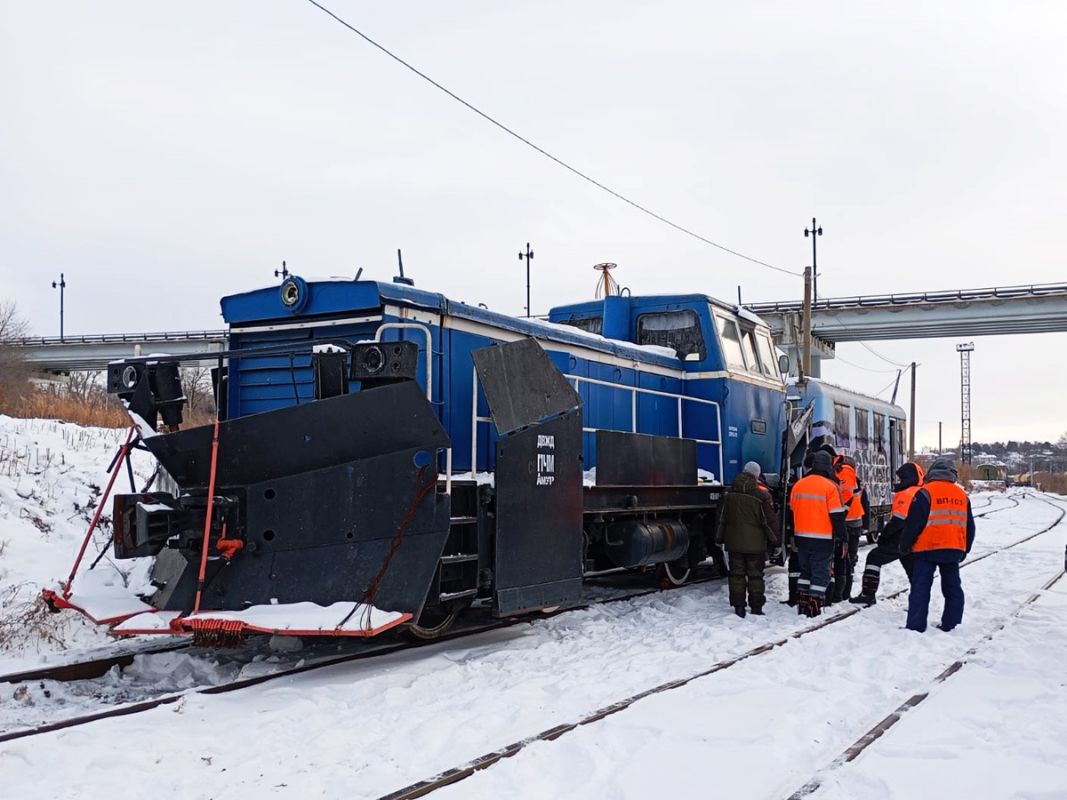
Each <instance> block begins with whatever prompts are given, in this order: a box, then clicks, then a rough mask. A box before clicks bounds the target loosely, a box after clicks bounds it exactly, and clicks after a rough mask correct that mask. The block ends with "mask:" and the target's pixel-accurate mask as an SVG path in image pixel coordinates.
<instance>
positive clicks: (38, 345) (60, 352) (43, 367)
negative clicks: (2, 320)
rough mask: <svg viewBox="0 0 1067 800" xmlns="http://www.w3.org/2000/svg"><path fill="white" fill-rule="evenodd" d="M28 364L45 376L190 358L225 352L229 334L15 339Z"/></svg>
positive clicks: (200, 332)
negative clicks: (163, 356) (158, 358)
mask: <svg viewBox="0 0 1067 800" xmlns="http://www.w3.org/2000/svg"><path fill="white" fill-rule="evenodd" d="M11 344H13V345H15V346H16V347H18V348H19V349H20V350H21V351H22V353H23V355H25V357H26V360H27V361H28V362H29V363H30V364H32V365H33V366H34V367H36V368H37V369H39V370H40V371H42V372H54V373H66V372H84V371H92V370H103V369H106V368H107V365H108V362H109V361H114V360H115V359H119V358H131V357H136V356H147V355H149V354H151V353H156V352H160V353H168V354H170V355H174V356H191V355H197V354H200V353H203V355H204V361H205V363H208V362H213V359H212V353H218V352H219V351H221V350H225V349H226V331H224V330H214V331H160V332H156V333H102V334H91V335H88V336H64V337H62V338H60V337H58V336H46V337H27V338H24V339H15V340H13V341H12V342H11Z"/></svg>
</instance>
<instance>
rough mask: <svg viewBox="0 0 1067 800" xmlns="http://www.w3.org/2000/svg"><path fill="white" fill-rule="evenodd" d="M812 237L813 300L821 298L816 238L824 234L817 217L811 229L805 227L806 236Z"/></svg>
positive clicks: (813, 219) (812, 219)
mask: <svg viewBox="0 0 1067 800" xmlns="http://www.w3.org/2000/svg"><path fill="white" fill-rule="evenodd" d="M809 236H810V237H811V297H812V301H813V302H814V301H817V300H818V299H819V264H818V261H817V259H816V247H815V238H816V237H817V236H822V228H821V227H818V226H817V225H816V223H815V217H812V218H811V229H810V230H809V229H808V228H805V229H804V238H807V237H809Z"/></svg>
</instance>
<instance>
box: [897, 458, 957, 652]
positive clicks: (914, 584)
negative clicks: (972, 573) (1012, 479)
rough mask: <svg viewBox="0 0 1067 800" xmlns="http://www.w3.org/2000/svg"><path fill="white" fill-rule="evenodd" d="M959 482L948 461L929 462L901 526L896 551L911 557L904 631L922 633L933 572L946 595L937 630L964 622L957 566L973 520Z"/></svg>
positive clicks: (943, 459) (950, 462)
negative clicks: (911, 564)
mask: <svg viewBox="0 0 1067 800" xmlns="http://www.w3.org/2000/svg"><path fill="white" fill-rule="evenodd" d="M958 478H959V475H958V474H957V472H956V465H955V464H953V463H952V461H951V459H947V458H939V459H937V460H936V461H934V463H933V464H931V465H930V470H929V472H927V473H926V483H925V485H924V486H923V488H922V489H920V490H919V491H918V492H917V493H916V494H915V497H914V499H913V500H912V501H911V507H910V508H909V509H908V517H907V519H906V520H905V521H904V530H903V532H902V533H901V535H900V552H901V553H902V554H905V555H906V554H909V553H910V554H911V555H912V556H914V565H913V567H912V574H911V593H910V594H909V595H908V622H907V626H906V627H907V628H908V629H909V630H913V631H919V632H920V633H921V632H923V631H925V630H926V617H927V614H928V613H929V610H930V587H931V585H932V584H933V582H934V571H935V570H937V571H938V572H940V573H941V592H942V594H944V596H945V610H944V611H943V612H942V614H941V624H940V625H938V627H939V628H941V629H942V630H945V631H950V630H952V629H953V628H955V627H956V626H957V625H959V624H960V622H962V621H963V601H964V596H963V585H962V584H961V583H960V562H961V561H963V559H964V557H965V556H966V555H967V553H969V552H971V546H972V545H973V544H974V515H973V514H972V513H971V501H970V500H969V499H968V497H967V492H965V491H964V489H963V487H962V486H960V485H959V483H958V482H957V481H958Z"/></svg>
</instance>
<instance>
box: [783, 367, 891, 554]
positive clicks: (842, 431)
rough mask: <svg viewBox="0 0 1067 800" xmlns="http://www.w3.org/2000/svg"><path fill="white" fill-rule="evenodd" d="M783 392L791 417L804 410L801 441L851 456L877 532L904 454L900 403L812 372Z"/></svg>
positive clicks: (886, 514)
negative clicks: (787, 401)
mask: <svg viewBox="0 0 1067 800" xmlns="http://www.w3.org/2000/svg"><path fill="white" fill-rule="evenodd" d="M788 394H789V401H790V406H791V409H792V413H793V416H794V418H798V417H800V416H801V415H805V414H806V416H805V424H804V426H803V427H804V429H805V431H806V436H807V443H806V446H807V447H808V448H815V447H819V446H820V445H823V444H829V445H832V446H833V448H834V449H835V450H836V451H837V452H838V453H840V454H843V455H847V456H850V457H851V458H852V460H853V461H855V463H856V473H857V475H858V476H859V479H860V481H861V482H862V483H863V485H864V487H865V488H866V490H867V497H868V500H869V501H870V504H871V521H870V529H869V530H868V535H870V536H872V537H874V536H876V535H877V533H878V531H880V530H881V529H882V528H883V527H884V526H885V523H886V522H887V521H888V517H889V514H890V511H891V509H892V504H893V482H894V480H895V477H894V476H895V474H896V471H897V468H898V467H899V466H900V465H901V464H903V463H904V461H905V460H906V452H907V449H906V447H905V444H904V431H905V419H906V417H905V413H904V409H902V408H900V407H899V406H897V405H894V404H892V403H887V402H885V401H884V400H879V399H878V398H875V397H869V396H867V395H863V394H860V393H858V392H854V391H852V390H850V389H845V388H843V387H840V386H835V385H833V384H831V383H826V382H825V381H821V380H818V379H815V378H809V379H808V380H806V381H803V382H799V383H795V384H791V385H790V386H789V389H788ZM809 409H810V411H809Z"/></svg>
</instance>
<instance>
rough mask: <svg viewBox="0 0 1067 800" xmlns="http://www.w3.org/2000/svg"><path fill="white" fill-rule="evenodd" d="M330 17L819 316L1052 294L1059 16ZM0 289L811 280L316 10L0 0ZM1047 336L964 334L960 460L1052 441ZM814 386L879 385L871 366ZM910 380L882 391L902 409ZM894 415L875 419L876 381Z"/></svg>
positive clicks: (454, 9)
mask: <svg viewBox="0 0 1067 800" xmlns="http://www.w3.org/2000/svg"><path fill="white" fill-rule="evenodd" d="M326 5H328V6H329V7H331V8H332V9H333V10H334V11H335V12H336V13H338V14H339V15H341V16H343V17H345V18H346V19H348V20H349V21H350V22H351V23H353V24H354V25H356V27H359V28H361V29H363V30H364V31H365V32H366V33H367V34H368V35H370V36H372V37H374V38H376V39H377V40H379V41H380V42H382V43H383V44H384V45H385V46H387V47H390V48H391V49H393V50H394V51H396V52H397V53H398V54H400V55H401V56H403V57H405V58H406V59H407V60H409V61H411V62H412V63H414V64H415V65H416V66H418V67H419V68H421V69H423V70H424V71H426V72H428V73H429V74H430V75H432V76H433V77H434V78H436V79H437V80H438V81H440V82H442V83H444V84H445V85H446V86H448V87H449V88H451V89H452V90H453V91H455V92H457V93H458V94H460V95H461V96H463V97H465V98H466V99H468V100H469V101H471V102H472V103H474V104H476V105H479V106H480V107H482V108H484V109H485V110H486V111H487V112H489V113H491V114H493V115H494V116H496V117H497V118H499V119H500V120H502V121H503V122H505V123H507V124H509V125H511V126H512V127H514V128H515V129H517V130H518V131H519V132H521V133H522V134H523V135H525V136H526V137H528V138H530V139H532V140H533V141H535V142H536V143H538V144H539V145H540V146H542V147H544V148H545V149H547V150H550V151H551V152H553V153H555V154H557V155H558V156H560V157H561V158H563V159H565V160H567V161H570V162H571V163H573V164H575V165H576V166H578V167H579V168H581V169H583V170H584V171H586V172H588V173H589V174H591V175H593V176H594V177H596V178H598V179H599V180H601V181H603V182H605V183H607V184H609V185H611V186H612V187H613V188H615V189H617V190H618V191H620V192H622V193H624V194H627V195H630V196H632V197H633V198H634V199H635V200H637V201H639V202H641V203H643V204H645V205H648V206H650V207H652V208H653V209H655V210H657V211H658V212H659V213H661V214H663V215H665V216H668V217H670V218H671V219H674V220H676V221H677V222H679V223H680V224H683V225H686V226H688V227H691V228H693V229H696V230H698V231H699V232H700V233H702V234H703V235H705V236H707V237H709V238H711V239H713V240H715V241H719V242H722V243H724V244H726V245H727V246H729V247H731V248H734V249H737V250H740V251H743V252H745V253H748V254H751V255H753V256H755V257H757V258H759V259H761V260H764V261H768V262H770V263H773V264H777V265H781V266H783V267H785V268H787V269H791V270H800V269H802V268H803V267H804V266H805V265H806V264H809V263H810V240H807V239H805V238H804V237H803V229H804V226H805V225H806V224H810V220H811V217H812V216H813V215H816V216H817V217H818V219H819V222H820V224H821V225H822V226H823V227H824V230H825V235H824V236H823V237H822V238H821V239H820V240H819V265H820V272H821V273H822V277H821V280H820V284H819V289H820V294H821V295H824V296H825V295H851V294H858V293H875V292H904V291H919V290H924V289H926V290H935V289H951V288H970V287H979V286H990V285H1010V284H1019V283H1041V282H1052V281H1063V280H1067V267H1065V258H1064V252H1065V250H1067V224H1065V221H1067V159H1065V158H1064V142H1067V102H1065V101H1067V96H1065V95H1067V88H1065V87H1067V81H1065V76H1067V47H1065V46H1064V42H1067V5H1064V4H1063V3H1062V2H1046V3H1036V2H1010V3H1009V2H1002V3H983V2H974V0H968V1H967V2H944V1H939V2H937V3H929V2H913V3H907V2H897V3H878V4H875V3H865V2H835V3H803V4H801V3H796V2H760V3H736V2H733V3H726V2H706V1H705V2H657V3H648V2H642V3H638V2H620V0H612V1H611V2H606V1H598V2H581V3H576V2H573V1H572V2H558V1H551V2H537V3H533V2H526V3H516V2H510V3H505V2H499V0H496V1H495V2H489V0H483V1H482V2H465V1H464V0H459V1H457V2H450V3H442V2H404V3H400V2H393V3H380V2H379V3H366V2H355V1H354V0H327V2H326ZM0 9H2V14H3V19H2V20H0V109H2V113H0V187H2V189H0V242H2V247H0V287H2V288H0V299H8V298H13V299H15V300H16V301H17V303H18V305H19V308H20V309H21V310H22V312H23V314H24V315H25V316H26V317H28V318H29V320H30V322H31V325H32V328H33V330H34V332H36V333H38V334H54V333H58V297H57V296H56V295H57V293H56V292H55V291H54V290H53V289H52V288H51V281H52V280H53V279H55V278H58V276H59V273H60V272H64V273H65V274H66V279H67V283H68V290H67V318H66V320H67V321H66V329H67V331H69V332H112V331H119V330H128V331H132V330H164V329H186V328H204V327H218V326H220V325H221V319H220V317H219V311H218V298H219V297H220V296H221V295H223V294H227V293H232V292H238V291H244V290H248V289H251V288H255V287H257V286H261V285H265V284H267V283H273V282H274V281H275V279H274V276H273V270H274V269H275V268H276V267H277V266H278V265H279V264H280V262H281V261H282V259H285V260H286V261H287V262H288V264H289V267H290V269H291V270H293V271H295V272H297V273H300V274H304V275H310V276H322V275H351V274H353V273H354V272H355V270H356V269H357V268H358V267H363V268H364V269H365V273H364V274H365V275H366V276H368V277H375V278H379V279H386V280H388V279H389V278H390V277H391V276H392V275H394V274H395V251H396V248H398V247H401V248H403V251H404V262H405V267H406V268H407V271H408V273H409V274H410V275H412V276H414V278H415V280H416V282H417V284H418V285H419V286H421V287H423V288H427V289H433V290H438V291H441V292H443V293H445V294H447V295H449V296H451V297H453V298H455V299H460V300H465V301H468V302H486V303H488V304H489V305H490V306H491V307H493V308H496V309H500V310H504V311H507V312H511V313H521V311H522V306H523V303H524V291H525V290H524V274H523V267H522V264H521V263H520V262H519V260H518V258H517V253H518V251H519V249H520V248H521V247H522V246H523V245H524V244H525V243H526V242H527V241H529V242H531V243H532V245H533V248H534V251H535V254H536V255H535V258H534V262H533V266H534V291H533V306H534V311H535V313H536V312H543V311H546V310H547V309H548V307H549V306H551V305H553V304H556V303H561V302H570V301H573V300H579V299H585V298H588V297H591V296H592V292H593V289H594V282H595V277H596V276H595V274H594V272H593V271H592V269H591V267H592V265H593V264H595V263H597V262H600V261H615V262H617V263H618V264H619V268H618V270H617V271H616V277H617V278H618V279H619V281H620V283H622V284H624V285H626V286H629V287H630V288H631V290H632V291H633V293H634V294H641V293H660V292H674V291H679V292H689V291H699V292H706V293H708V294H712V295H714V296H718V297H721V298H723V299H727V300H733V299H735V298H736V296H737V287H738V285H740V286H741V290H742V293H743V297H744V298H745V300H747V301H757V300H777V299H792V298H797V297H799V296H800V295H801V292H802V285H801V281H800V280H799V279H798V278H794V277H791V276H789V275H783V274H780V273H776V272H773V271H770V270H767V269H764V268H761V267H756V266H753V265H751V264H749V263H747V262H745V261H742V260H739V259H737V258H734V257H731V256H729V255H726V254H724V253H721V252H719V251H717V250H715V249H713V248H711V247H709V246H707V245H705V244H702V243H700V242H697V241H694V240H693V239H690V238H688V237H685V236H683V235H682V234H680V233H677V232H675V231H673V230H671V229H669V228H667V227H665V226H664V225H663V224H662V223H659V222H656V221H655V220H652V219H649V218H647V217H645V216H643V215H641V214H640V213H638V212H636V211H634V210H633V209H632V208H630V207H628V206H626V205H624V204H623V203H621V202H619V201H618V200H616V199H614V198H612V197H610V196H608V195H606V194H604V193H602V192H601V191H599V190H597V189H595V188H593V187H591V186H589V185H588V184H585V183H583V182H581V181H580V180H578V179H577V178H575V177H574V176H573V175H571V174H569V173H567V172H566V171H564V170H562V169H561V168H559V167H558V166H556V165H554V164H552V163H551V162H549V161H547V160H545V159H544V158H543V157H541V156H539V155H537V154H536V153H534V152H533V151H531V150H529V149H528V148H526V147H525V146H523V145H521V144H519V143H518V142H516V141H515V140H513V139H511V138H510V137H508V136H506V135H505V134H503V133H501V132H500V131H499V130H497V129H495V128H493V127H491V126H490V125H488V124H487V123H486V122H485V121H484V120H481V119H480V118H478V117H476V116H475V115H473V114H472V113H471V112H470V111H468V110H467V109H465V108H463V107H462V106H460V105H458V104H457V103H456V102H455V101H453V100H450V99H449V98H447V97H446V96H444V95H443V94H441V93H440V92H439V91H437V90H436V89H434V88H433V87H431V86H429V85H428V84H426V83H424V82H422V81H421V80H420V79H418V78H417V77H416V76H414V75H412V74H411V73H410V72H407V71H406V70H404V69H403V68H402V67H400V66H399V65H397V64H396V63H395V62H392V61H391V60H389V59H388V58H386V57H385V56H384V55H382V54H381V53H380V52H378V51H376V50H374V49H373V48H371V47H370V46H369V45H367V44H366V43H365V42H363V41H362V40H361V39H359V38H358V37H356V36H355V35H353V34H352V33H351V32H349V31H347V30H345V29H344V28H342V27H341V26H340V25H338V24H337V23H336V22H334V21H333V20H331V19H330V18H328V17H327V16H325V15H324V14H323V13H322V12H321V11H319V10H317V9H316V8H314V7H313V6H311V5H310V4H308V3H307V2H304V1H303V0H286V1H285V2H282V1H281V0H276V1H275V0H270V1H268V0H244V1H243V2H226V1H225V0H212V1H211V2H194V1H193V0H182V2H176V1H175V2H163V1H162V0H157V1H156V2H143V1H142V0H139V1H137V2H134V1H132V0H131V1H130V2H106V1H105V0H100V1H98V2H94V3H85V2H47V3H43V2H41V3H37V2H35V3H26V2H14V1H13V0H0ZM955 343H956V340H954V339H940V340H923V341H901V342H878V343H872V346H873V347H874V349H875V350H876V351H877V352H878V353H880V354H881V355H883V356H885V357H886V358H888V359H890V360H892V361H896V362H901V363H905V362H910V361H912V360H915V361H919V362H921V364H922V366H921V367H920V368H919V382H918V387H919V395H918V396H919V405H918V413H917V415H916V419H917V423H918V440H919V443H920V444H936V439H937V422H938V420H944V421H945V441H946V444H947V443H954V442H955V441H956V440H958V437H959V360H958V357H957V354H956V351H955ZM1065 348H1067V334H1055V335H1042V336H1019V337H993V338H978V339H977V340H976V350H975V353H974V360H973V371H974V379H973V380H974V395H973V397H974V399H973V406H974V439H975V440H979V441H980V440H991V439H1005V438H1016V439H1024V438H1038V439H1053V440H1054V439H1055V438H1057V437H1058V436H1059V435H1060V434H1062V433H1063V432H1064V431H1067V412H1065V408H1067V370H1065V369H1064V366H1063V365H1064V349H1065ZM839 354H840V355H841V356H842V357H843V358H845V359H847V360H848V361H850V362H852V363H853V364H856V365H860V366H862V367H864V368H865V369H859V368H856V367H853V366H849V365H846V364H844V363H843V362H841V361H838V362H835V363H831V364H829V365H827V367H826V369H825V373H824V375H825V377H826V378H828V379H830V380H833V381H834V382H837V383H842V384H846V385H849V386H852V387H855V388H857V389H859V390H861V391H866V392H870V393H874V392H877V391H878V390H880V389H882V388H883V387H885V386H886V385H887V384H889V383H890V381H891V380H892V379H893V377H894V374H895V368H894V367H892V366H891V365H890V364H889V363H887V362H886V361H884V360H882V359H881V358H879V357H878V356H876V355H875V354H873V353H872V352H870V351H868V350H867V349H865V348H864V347H862V346H861V345H858V344H850V345H842V346H841V347H840V348H839ZM906 392H907V386H906V383H902V389H901V397H903V398H906ZM884 396H888V392H886V394H885V395H884Z"/></svg>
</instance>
